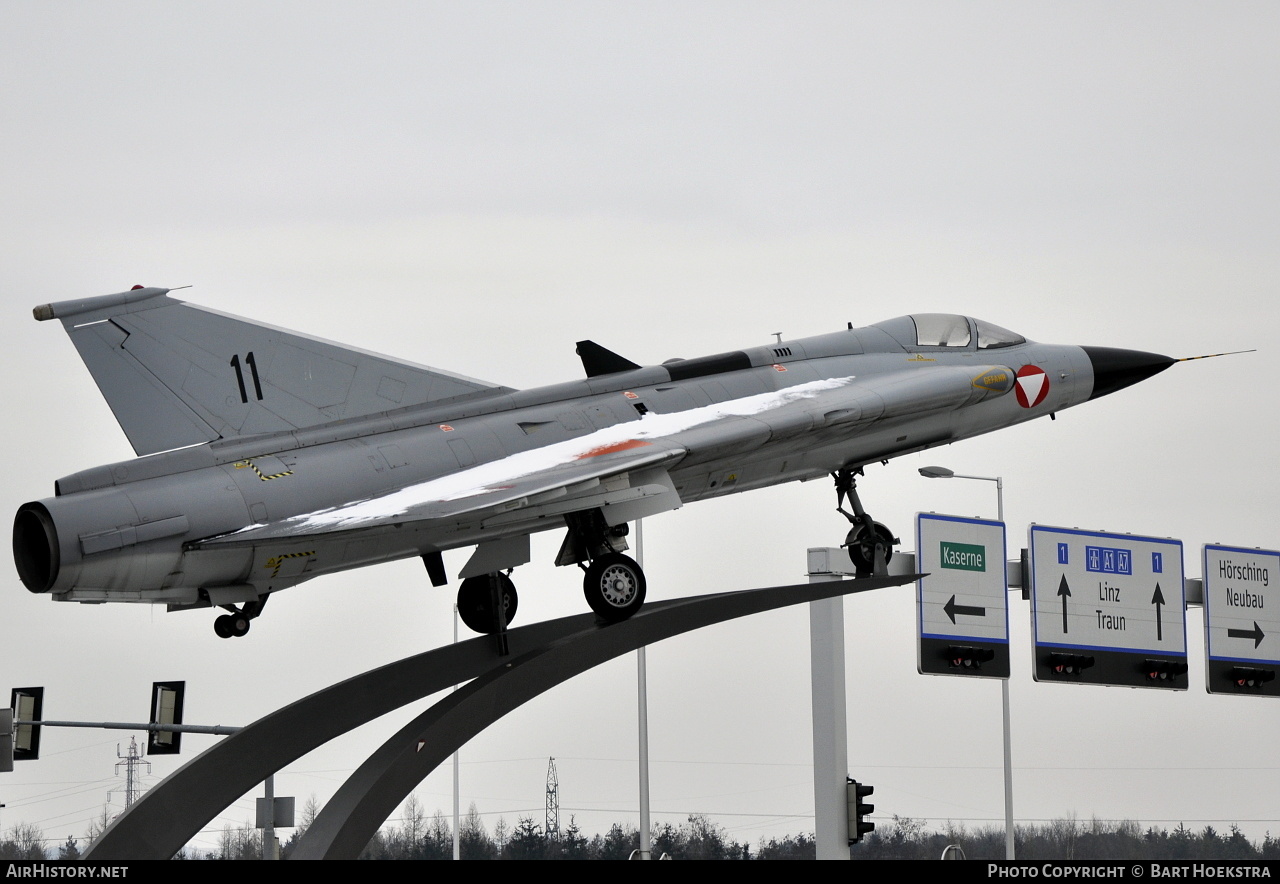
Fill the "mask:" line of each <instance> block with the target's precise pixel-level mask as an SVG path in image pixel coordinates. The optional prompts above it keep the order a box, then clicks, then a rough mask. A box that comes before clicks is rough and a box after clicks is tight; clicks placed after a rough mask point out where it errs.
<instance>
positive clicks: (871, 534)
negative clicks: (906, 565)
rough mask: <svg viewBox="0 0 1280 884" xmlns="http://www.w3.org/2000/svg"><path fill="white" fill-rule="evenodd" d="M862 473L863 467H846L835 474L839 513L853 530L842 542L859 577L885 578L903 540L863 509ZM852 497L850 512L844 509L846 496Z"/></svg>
mask: <svg viewBox="0 0 1280 884" xmlns="http://www.w3.org/2000/svg"><path fill="white" fill-rule="evenodd" d="M861 475H862V468H861V467H859V468H858V469H856V470H848V469H842V470H837V471H836V472H834V473H832V474H831V478H832V479H833V480H834V481H835V485H836V512H838V513H840V515H842V516H844V517H845V518H846V519H848V520H849V524H850V526H851V527H850V528H849V533H848V534H847V535H846V536H845V539H844V543H842V544H841V546H843V547H844V548H845V549H847V550H848V551H849V561H851V562H852V563H853V567H854V571H855V572H856V573H857V576H859V577H871V576H876V577H884V576H887V575H888V573H889V560H890V559H892V558H893V547H894V546H896V545H897V544H899V543H901V542H902V541H901V540H899V539H898V538H897V537H894V536H893V532H892V531H890V530H889V529H888V528H886V527H885V526H884V525H882V524H880V523H879V522H877V521H875V520H873V519H872V518H871V516H870V515H868V514H867V511H866V510H864V509H863V508H862V501H861V500H860V499H859V498H858V488H857V479H856V478H855V476H861ZM846 497H847V498H848V499H849V506H850V507H852V508H853V512H852V513H850V512H848V511H847V510H845V508H844V502H845V498H846Z"/></svg>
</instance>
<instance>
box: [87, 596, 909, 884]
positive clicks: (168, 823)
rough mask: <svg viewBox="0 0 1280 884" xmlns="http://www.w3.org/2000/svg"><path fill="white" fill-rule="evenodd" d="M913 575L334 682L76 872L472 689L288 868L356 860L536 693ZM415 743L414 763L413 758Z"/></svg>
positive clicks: (162, 852) (721, 601) (344, 797)
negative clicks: (429, 782) (369, 730)
mask: <svg viewBox="0 0 1280 884" xmlns="http://www.w3.org/2000/svg"><path fill="white" fill-rule="evenodd" d="M915 579H916V575H905V576H900V577H883V578H866V579H861V580H852V581H839V582H831V583H819V584H800V585H794V586H777V587H768V588H765V589H753V590H743V591H739V592H731V593H722V594H718V595H705V596H695V597H693V598H687V599H676V600H672V601H666V602H656V603H650V604H649V605H647V606H646V607H645V608H643V609H642V610H641V612H640V613H639V614H637V615H636V616H635V617H633V618H632V619H630V620H627V621H624V622H622V623H615V624H611V625H607V626H605V625H602V624H601V623H600V621H598V620H597V619H596V618H595V617H594V616H592V615H590V614H580V615H576V616H573V617H564V618H561V619H559V620H552V621H547V622H545V623H535V624H531V625H529V626H524V627H520V628H518V629H513V630H511V631H510V632H508V633H507V637H508V643H509V648H510V656H505V657H499V656H497V655H496V654H495V653H494V649H493V643H492V640H491V639H490V638H489V637H486V636H481V637H478V638H475V639H471V640H470V641H466V642H462V643H459V644H456V645H449V646H447V647H443V648H438V649H436V650H433V651H427V652H426V653H423V654H418V655H416V656H413V657H408V658H406V659H404V660H401V661H399V662H396V663H391V664H389V665H387V666H383V667H380V668H378V669H374V670H371V671H369V672H366V673H364V674H363V675H358V676H356V677H354V678H350V679H348V680H346V681H344V682H340V683H339V684H336V685H334V686H332V687H329V688H326V689H325V690H322V691H318V692H317V693H315V694H312V695H311V696H309V697H306V698H304V699H302V700H299V701H297V702H296V703H292V704H290V705H289V706H286V707H284V708H283V709H281V710H279V711H277V712H273V713H271V714H270V715H267V716H265V717H263V718H261V719H259V720H258V721H256V722H254V723H253V724H251V725H249V726H248V727H246V728H244V730H242V731H240V732H239V733H238V734H236V735H235V736H232V737H228V738H227V739H226V740H223V741H222V742H221V743H219V744H217V745H216V746H213V747H211V748H210V749H208V750H207V751H205V752H204V753H202V754H201V755H200V756H198V757H197V758H194V759H192V760H191V761H190V762H188V763H187V764H185V765H184V766H183V767H181V768H179V769H178V770H177V771H175V772H174V773H172V774H170V775H169V776H168V777H166V778H165V779H164V780H162V781H161V782H160V783H158V784H157V785H155V786H153V787H152V788H151V789H150V790H149V791H148V792H147V793H146V794H145V795H144V796H143V797H142V798H141V799H139V800H138V801H136V802H134V804H133V805H132V806H131V807H130V808H129V809H128V810H126V811H125V812H124V813H122V814H121V815H120V816H119V817H118V818H117V819H116V820H115V821H114V822H113V823H112V824H111V826H110V827H108V829H107V831H106V832H104V833H103V835H102V836H101V837H100V838H99V839H98V840H97V841H96V842H95V843H94V844H92V845H91V846H90V847H89V849H88V850H87V851H86V852H85V855H84V858H85V859H92V860H108V859H168V858H169V857H171V856H173V855H174V854H175V853H177V852H178V851H179V850H181V849H182V847H183V845H185V844H186V843H187V842H188V841H189V840H190V839H191V838H193V837H194V836H195V835H196V833H198V832H199V831H200V829H201V828H203V827H204V826H205V825H206V824H207V823H208V822H209V821H210V820H212V819H213V818H214V817H215V816H216V815H217V814H218V813H220V812H221V811H222V810H223V809H225V808H226V807H227V806H229V805H230V804H231V803H232V802H233V801H235V800H237V799H238V798H240V796H242V795H244V794H245V793H246V792H248V791H249V790H251V789H253V788H254V787H255V786H256V785H257V784H258V783H261V782H262V781H263V780H264V779H266V777H267V776H268V775H269V774H272V773H275V772H276V771H278V770H280V769H281V768H282V767H284V766H285V765H287V764H289V763H291V762H293V761H295V760H296V759H298V758H300V757H302V756H303V755H305V754H306V753H308V752H310V751H311V750H313V749H315V748H316V747H318V746H320V745H322V744H324V743H326V742H328V741H329V740H331V739H333V738H334V737H337V736H340V735H341V734H344V733H346V732H348V731H350V730H354V729H355V728H357V727H359V726H361V725H363V724H365V723H367V722H369V721H372V720H373V719H375V718H377V717H379V716H381V715H384V714H386V713H387V712H390V711H393V710H395V709H398V708H400V707H401V706H404V705H406V704H408V703H412V702H414V701H415V700H419V699H422V698H423V697H426V696H429V695H431V694H433V693H436V692H438V691H441V690H443V689H444V688H447V687H450V686H452V685H455V684H458V683H460V682H464V681H468V680H469V679H475V681H473V682H471V683H470V684H468V685H467V686H466V687H465V688H463V689H461V690H459V691H456V692H454V693H453V694H450V695H449V696H448V697H447V698H446V699H445V700H442V701H440V702H439V703H437V704H435V705H434V706H433V707H431V709H428V710H427V711H426V712H425V713H423V715H421V716H419V717H418V718H417V719H415V720H414V722H412V723H411V724H410V725H408V726H407V727H405V728H403V729H402V730H401V731H400V732H399V733H398V734H396V736H394V737H392V738H391V740H389V741H388V742H387V743H386V744H384V745H383V746H382V747H381V748H380V749H379V750H378V751H377V752H375V753H374V755H373V756H371V757H370V758H369V760H368V761H367V762H365V764H363V765H362V766H361V767H360V768H359V769H358V770H357V771H356V772H355V773H354V774H353V775H352V776H351V777H350V779H348V781H347V782H346V783H345V784H344V785H343V786H342V788H341V789H339V791H338V793H337V794H336V795H335V796H334V797H333V799H332V800H331V801H330V802H329V804H328V805H327V806H326V807H325V809H324V811H323V812H322V813H321V814H320V816H318V817H317V818H316V820H315V822H314V823H313V824H312V826H311V828H310V829H308V831H307V834H306V835H305V836H304V837H303V839H302V840H301V841H300V842H299V845H298V849H297V851H295V853H294V856H296V857H298V858H304V857H316V858H320V857H325V858H355V857H356V856H357V855H358V854H359V852H360V850H362V849H363V848H364V846H365V845H366V844H368V843H369V839H370V838H372V837H373V834H374V833H375V832H376V831H377V829H378V827H379V826H380V825H382V823H383V822H384V821H385V820H386V819H387V817H388V816H389V815H390V813H391V812H392V811H393V810H394V809H395V807H396V805H397V804H398V803H399V802H400V801H401V800H402V799H403V798H404V797H405V796H406V795H407V794H408V793H409V792H410V791H411V790H412V789H413V787H414V786H416V785H417V784H418V783H419V782H421V781H422V779H423V778H424V777H426V776H427V774H429V773H430V772H431V770H432V769H433V768H435V766H436V765H438V764H439V763H440V761H441V760H443V759H445V758H447V757H449V756H450V755H452V754H453V752H454V751H455V749H457V748H459V747H460V746H462V745H463V744H464V743H465V742H466V741H467V740H468V739H470V738H471V737H472V736H474V735H475V734H477V733H479V732H480V731H482V730H484V729H485V728H486V727H488V726H489V725H490V724H492V723H493V722H494V721H496V720H497V719H498V718H500V717H502V716H503V715H505V714H506V713H507V712H509V711H511V710H512V709H515V708H516V707H518V706H520V705H521V704H523V703H525V702H527V701H528V700H530V699H532V698H533V697H535V696H537V695H538V694H540V693H542V692H544V691H546V690H548V689H550V688H552V687H554V686H555V685H557V684H560V683H561V682H563V681H565V680H567V679H569V678H571V677H573V676H574V675H577V674H578V673H580V672H584V671H586V670H587V669H590V668H592V667H593V666H596V665H598V664H600V663H603V662H604V661H606V660H609V659H611V658H613V657H617V656H620V655H622V654H625V653H627V652H629V651H632V650H635V649H636V648H638V647H640V646H642V645H648V644H653V643H655V642H657V641H660V640H662V639H664V638H670V637H671V636H674V635H679V634H681V633H683V632H689V631H691V630H694V629H698V628H700V627H703V626H709V625H711V624H713V623H720V622H723V621H725V620H732V619H734V618H737V617H743V616H746V615H748V614H755V613H760V612H762V611H768V610H772V609H775V608H782V607H786V606H788V605H794V604H800V603H802V602H811V601H815V600H817V599H823V598H830V597H832V596H837V595H846V594H849V593H853V592H859V591H864V590H869V589H879V588H881V587H886V586H897V585H901V584H904V583H910V582H912V581H914V580H915ZM419 740H423V741H424V742H423V743H422V745H423V747H424V748H423V749H422V751H418V745H419Z"/></svg>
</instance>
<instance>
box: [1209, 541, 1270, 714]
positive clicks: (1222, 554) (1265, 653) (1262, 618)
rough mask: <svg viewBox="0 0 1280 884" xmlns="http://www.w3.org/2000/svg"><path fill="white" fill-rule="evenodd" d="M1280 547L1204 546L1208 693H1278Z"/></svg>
mask: <svg viewBox="0 0 1280 884" xmlns="http://www.w3.org/2000/svg"><path fill="white" fill-rule="evenodd" d="M1272 577H1276V578H1277V579H1280V552H1275V551H1272V550H1266V549H1243V548H1240V547H1232V546H1216V545H1206V546H1205V547H1204V635H1205V652H1206V655H1207V657H1208V665H1206V666H1205V673H1206V687H1207V689H1208V690H1209V692H1210V693H1260V694H1265V695H1268V696H1280V685H1277V683H1276V682H1275V670H1276V668H1277V667H1280V586H1278V587H1277V588H1276V589H1272V588H1271V578H1272Z"/></svg>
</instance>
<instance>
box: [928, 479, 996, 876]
mask: <svg viewBox="0 0 1280 884" xmlns="http://www.w3.org/2000/svg"><path fill="white" fill-rule="evenodd" d="M920 475H922V476H924V477H925V478H926V479H977V480H979V481H981V482H995V483H996V513H997V519H998V520H999V521H1000V522H1001V524H1003V523H1004V478H1003V477H1002V476H966V475H962V474H961V473H957V472H953V471H952V470H949V469H947V468H946V467H921V468H920ZM1000 564H1001V565H1002V566H1003V565H1004V563H1003V562H1001V563H1000ZM1000 701H1001V706H1002V707H1003V711H1004V857H1005V859H1014V858H1015V856H1014V849H1013V741H1012V739H1011V737H1010V735H1009V679H1007V678H1002V679H1000Z"/></svg>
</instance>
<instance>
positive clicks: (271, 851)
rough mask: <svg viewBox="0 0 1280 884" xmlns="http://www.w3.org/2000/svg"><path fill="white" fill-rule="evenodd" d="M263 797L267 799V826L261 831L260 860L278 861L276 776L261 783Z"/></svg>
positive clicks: (273, 775)
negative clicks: (276, 848)
mask: <svg viewBox="0 0 1280 884" xmlns="http://www.w3.org/2000/svg"><path fill="white" fill-rule="evenodd" d="M263 796H264V797H265V798H266V799H267V825H266V827H265V828H263V830H262V858H263V859H279V858H280V857H279V856H278V855H277V854H276V850H275V847H276V775H275V774H272V775H271V776H269V777H267V779H266V782H265V783H263Z"/></svg>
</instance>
